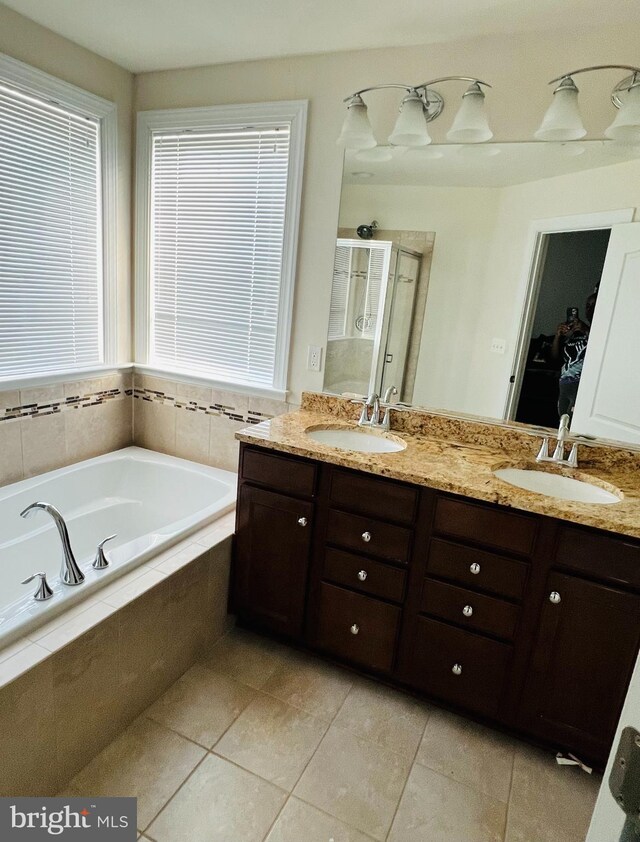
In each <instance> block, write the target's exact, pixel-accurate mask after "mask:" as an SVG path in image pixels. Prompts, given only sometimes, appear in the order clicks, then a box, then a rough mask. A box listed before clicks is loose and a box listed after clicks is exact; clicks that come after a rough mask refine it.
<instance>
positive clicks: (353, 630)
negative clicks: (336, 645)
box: [349, 623, 360, 634]
mask: <svg viewBox="0 0 640 842" xmlns="http://www.w3.org/2000/svg"><path fill="white" fill-rule="evenodd" d="M349 631H350V632H351V634H358V633H359V632H360V626H359V625H358V624H357V623H354V624H353V625H352V626H351V628H350V629H349Z"/></svg>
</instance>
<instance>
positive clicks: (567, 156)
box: [342, 140, 640, 187]
mask: <svg viewBox="0 0 640 842" xmlns="http://www.w3.org/2000/svg"><path fill="white" fill-rule="evenodd" d="M392 148H393V147H392ZM436 156H437V157H436ZM639 158H640V147H638V146H625V145H621V144H618V143H614V142H613V141H602V140H590V141H580V142H575V141H574V142H572V143H540V142H536V143H483V144H477V145H472V144H467V145H466V146H458V145H452V144H442V145H435V144H434V145H433V146H425V147H421V148H417V149H403V148H401V147H397V148H395V149H393V157H392V158H391V159H390V160H388V161H363V160H362V159H360V158H359V157H358V153H356V152H354V151H352V150H347V152H346V155H345V163H344V175H343V182H342V183H343V184H359V185H363V186H372V185H376V184H385V185H396V186H398V185H407V186H411V187H422V186H433V187H508V186H510V185H513V184H526V183H527V182H530V181H540V180H541V179H543V178H553V177H554V176H558V175H564V174H566V173H571V172H580V171H582V170H592V169H596V168H598V167H607V166H611V165H614V164H621V163H622V162H623V161H631V160H637V159H639Z"/></svg>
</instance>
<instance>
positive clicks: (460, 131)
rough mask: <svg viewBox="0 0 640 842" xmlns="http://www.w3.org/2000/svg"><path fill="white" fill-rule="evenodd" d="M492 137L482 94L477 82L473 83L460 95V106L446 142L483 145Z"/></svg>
mask: <svg viewBox="0 0 640 842" xmlns="http://www.w3.org/2000/svg"><path fill="white" fill-rule="evenodd" d="M492 137H493V132H492V131H491V129H490V128H489V123H488V122H487V115H486V112H485V108H484V92H483V90H482V88H481V87H480V85H479V84H478V83H477V82H473V84H471V85H469V87H468V88H467V90H466V92H465V93H464V94H463V95H462V105H461V106H460V108H459V109H458V113H457V114H456V116H455V119H454V121H453V125H452V126H451V128H450V129H449V131H448V132H447V140H450V141H451V142H452V143H483V142H484V141H485V140H491V138H492Z"/></svg>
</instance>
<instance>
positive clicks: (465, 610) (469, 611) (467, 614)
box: [462, 605, 473, 617]
mask: <svg viewBox="0 0 640 842" xmlns="http://www.w3.org/2000/svg"><path fill="white" fill-rule="evenodd" d="M462 613H463V614H464V616H465V617H472V616H473V608H472V607H471V605H465V607H464V608H463V609H462Z"/></svg>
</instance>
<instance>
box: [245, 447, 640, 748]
mask: <svg viewBox="0 0 640 842" xmlns="http://www.w3.org/2000/svg"><path fill="white" fill-rule="evenodd" d="M233 575H234V581H233V590H232V594H233V595H232V602H233V605H232V607H233V609H234V610H235V611H236V612H237V614H238V616H239V618H240V620H241V621H242V622H244V623H246V624H249V625H252V626H255V627H257V628H261V629H265V630H268V631H272V632H275V633H277V634H279V635H285V636H287V637H289V638H290V639H292V640H294V641H296V642H297V643H298V644H301V645H305V646H307V647H310V648H312V649H314V650H316V651H319V652H323V653H326V654H327V655H329V656H331V657H333V658H337V659H339V660H342V661H344V662H346V663H348V664H351V665H352V666H354V667H357V668H360V669H362V670H365V671H367V672H369V673H372V674H374V675H378V676H381V677H383V678H384V679H385V680H386V681H392V682H395V683H397V684H400V685H402V686H405V687H407V688H410V689H412V690H414V691H417V692H419V693H421V694H423V695H425V696H427V697H428V698H433V699H434V700H437V701H438V702H440V703H443V704H448V705H450V706H451V707H453V708H455V709H457V710H461V711H465V710H466V711H468V712H469V713H470V714H472V715H475V716H478V717H481V718H482V719H485V720H487V721H491V722H494V723H496V724H502V725H504V726H506V727H508V728H509V729H510V730H511V731H515V732H518V733H520V734H521V735H523V736H528V737H530V738H532V739H535V740H536V741H538V742H542V743H544V744H546V745H548V746H550V747H551V748H553V749H555V750H562V751H571V752H573V753H574V754H577V755H580V756H582V757H584V758H585V759H586V760H587V761H591V762H594V763H596V764H598V763H602V762H604V760H605V759H606V756H607V753H608V751H609V748H610V745H611V741H612V738H613V734H614V729H615V725H616V722H617V719H618V716H619V714H620V710H621V707H622V702H623V699H624V696H625V693H626V689H627V686H628V682H629V679H630V675H631V670H632V668H633V664H634V661H635V658H636V655H637V652H638V645H639V643H640V541H634V540H632V539H626V538H620V537H617V536H615V535H610V534H607V533H604V532H599V531H596V530H593V529H586V528H581V527H578V526H573V525H568V524H565V523H561V522H559V521H555V520H553V519H551V518H546V517H542V516H537V515H532V514H528V513H525V512H517V511H513V510H511V509H508V508H505V507H501V506H496V505H493V504H490V503H484V502H480V501H476V500H468V499H466V498H463V497H459V496H454V495H451V494H444V493H441V492H437V491H434V490H431V489H428V488H418V487H417V486H413V485H409V484H407V483H401V482H398V481H396V480H391V479H387V478H384V477H379V476H374V475H369V474H366V473H364V472H356V471H349V470H347V469H345V468H342V467H337V466H334V465H331V464H328V463H321V462H316V461H314V460H311V459H302V458H300V457H296V456H290V455H288V454H283V453H277V452H275V451H272V450H268V449H264V448H260V447H257V446H252V445H244V444H243V445H242V447H241V457H240V490H239V499H238V511H237V529H236V541H235V557H234V567H233ZM556 593H557V594H559V601H558V597H556V596H554V597H553V599H550V598H549V597H550V595H551V594H556Z"/></svg>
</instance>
